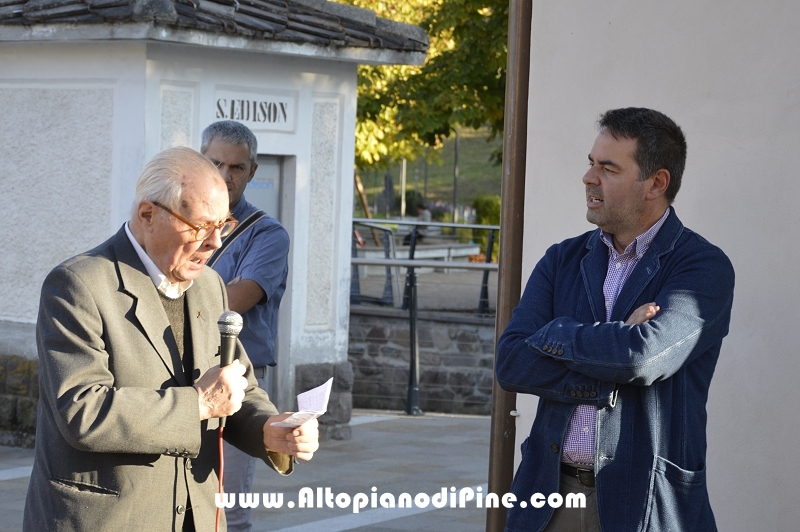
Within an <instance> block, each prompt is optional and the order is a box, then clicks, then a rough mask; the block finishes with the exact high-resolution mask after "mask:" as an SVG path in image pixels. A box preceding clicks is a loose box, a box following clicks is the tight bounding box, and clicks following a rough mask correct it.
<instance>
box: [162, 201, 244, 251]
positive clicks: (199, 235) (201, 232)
mask: <svg viewBox="0 0 800 532" xmlns="http://www.w3.org/2000/svg"><path fill="white" fill-rule="evenodd" d="M153 205H155V206H156V207H161V208H162V209H164V210H165V211H167V212H168V213H170V214H171V215H172V216H174V217H175V218H177V219H178V220H180V221H182V222H183V223H185V224H186V225H188V226H189V227H191V228H192V229H194V239H195V241H197V242H200V241H201V240H205V239H206V238H208V237H210V236H211V235H212V234H213V233H214V231H215V230H217V229H219V236H220V238H224V237H226V236H228V235H229V234H231V233H232V232H233V230H234V229H236V226H237V225H239V222H238V221H236V218H234V217H233V215H231V214H230V213H229V214H228V218H227V219H226V220H225V221H224V222H220V223H218V224H203V225H194V224H193V223H192V222H190V221H189V220H187V219H186V218H184V217H183V216H181V215H179V214H176V213H174V212H172V211H171V210H170V209H167V208H166V207H164V206H163V205H161V204H160V203H158V202H157V201H154V202H153Z"/></svg>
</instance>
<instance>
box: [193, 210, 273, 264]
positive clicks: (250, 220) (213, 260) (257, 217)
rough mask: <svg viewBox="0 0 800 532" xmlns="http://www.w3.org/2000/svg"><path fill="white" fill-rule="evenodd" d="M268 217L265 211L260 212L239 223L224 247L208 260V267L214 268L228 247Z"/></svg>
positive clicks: (224, 243)
mask: <svg viewBox="0 0 800 532" xmlns="http://www.w3.org/2000/svg"><path fill="white" fill-rule="evenodd" d="M266 215H267V213H265V212H264V211H262V210H258V211H256V212H254V213H253V214H251V215H250V216H248V217H247V218H245V219H244V220H243V221H241V222H239V225H237V226H236V229H234V230H233V233H231V234H229V235H228V236H226V237H225V239H224V240H223V241H222V246H220V248H219V249H218V250H216V251H215V252H214V254H213V255H211V258H210V259H208V262H206V266H208V267H210V268H213V267H214V264H216V263H217V261H218V260H219V258H220V257H221V256H222V254H223V253H225V250H226V249H228V246H230V245H231V244H233V243H234V242H235V241H236V239H237V238H239V237H240V236H242V234H244V232H245V231H247V229H248V228H250V226H251V225H253V224H254V223H256V222H257V221H259V220H260V219H261V218H263V217H264V216H266Z"/></svg>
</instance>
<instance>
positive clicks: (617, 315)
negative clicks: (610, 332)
mask: <svg viewBox="0 0 800 532" xmlns="http://www.w3.org/2000/svg"><path fill="white" fill-rule="evenodd" d="M670 209H672V207H670ZM682 232H683V224H682V223H681V221H680V220H678V216H677V215H676V214H675V209H672V210H671V212H670V213H669V216H667V219H666V220H664V225H662V226H661V229H659V230H658V234H656V236H655V238H654V239H653V242H652V243H651V244H650V247H649V248H648V249H647V251H646V252H645V254H644V256H643V257H642V258H641V259H640V260H639V263H638V264H637V265H636V267H635V268H634V269H633V271H632V272H631V276H630V277H628V280H627V281H625V284H624V285H623V286H622V290H620V293H619V296H617V301H616V303H614V309H613V311H612V312H611V321H625V319H626V318H627V317H628V316H629V315H630V314H631V312H633V310H634V308H633V306H634V304H635V303H636V302H637V300H638V299H639V296H640V295H641V293H642V291H643V290H644V289H645V287H646V286H647V285H648V284H650V282H651V281H652V280H653V277H655V275H656V272H658V270H659V269H660V268H661V256H662V255H664V254H665V253H669V252H670V251H672V250H673V249H674V248H675V242H676V241H677V239H678V237H679V236H680V235H681V233H682ZM643 303H646V301H643V302H641V303H639V304H643Z"/></svg>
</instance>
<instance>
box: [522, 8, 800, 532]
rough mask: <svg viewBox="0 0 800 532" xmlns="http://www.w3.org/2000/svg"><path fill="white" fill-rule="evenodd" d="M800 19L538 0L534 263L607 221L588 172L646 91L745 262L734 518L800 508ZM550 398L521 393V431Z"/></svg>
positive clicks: (726, 411) (714, 479)
mask: <svg viewBox="0 0 800 532" xmlns="http://www.w3.org/2000/svg"><path fill="white" fill-rule="evenodd" d="M798 20H800V4H798V3H796V2H790V1H788V0H787V1H778V0H766V1H764V2H747V1H742V0H735V1H722V0H715V1H710V2H695V1H692V0H675V1H673V2H666V3H665V2H656V1H653V0H646V1H642V0H606V1H603V2H596V1H580V2H558V1H534V3H533V29H532V41H533V44H532V50H531V54H532V59H531V87H530V99H529V105H530V107H529V128H528V135H529V137H528V142H529V146H528V167H527V181H526V218H525V249H524V259H523V261H524V267H523V271H524V272H525V277H526V278H527V275H528V273H529V272H530V271H531V270H532V268H533V266H534V265H535V262H536V261H537V260H538V258H539V257H540V256H541V255H542V254H543V253H544V251H545V249H546V248H547V246H548V245H549V244H551V243H553V242H556V241H560V240H562V239H564V238H567V237H569V236H572V235H575V234H578V233H581V232H583V231H586V230H588V229H591V228H592V226H590V225H589V224H588V223H587V222H586V221H585V206H584V205H585V204H584V195H583V194H584V192H583V185H582V183H581V177H582V175H583V174H584V172H585V170H586V164H587V154H588V153H589V150H590V149H591V146H592V143H593V141H594V138H595V136H596V129H595V127H594V121H595V120H596V119H597V117H598V115H599V114H600V113H601V112H603V111H605V110H607V109H610V108H616V107H628V106H643V107H652V108H654V109H657V110H659V111H662V112H664V113H665V114H667V115H668V116H670V117H671V118H673V119H674V120H675V121H676V122H677V123H678V124H679V125H680V126H681V127H682V128H683V130H684V133H685V134H686V137H687V141H688V145H689V153H688V161H687V167H686V173H685V175H684V182H683V187H682V189H681V191H680V193H679V194H678V197H677V200H676V202H675V208H676V210H677V213H678V215H679V216H680V217H681V219H682V221H683V222H684V224H685V225H686V226H687V227H689V228H691V229H694V230H696V231H697V232H699V233H700V234H702V235H703V236H705V237H706V238H707V239H708V240H710V241H711V242H712V243H714V244H716V245H718V246H720V247H721V248H722V249H723V250H724V251H725V252H726V253H727V254H728V256H729V257H730V258H731V260H732V262H733V265H734V268H735V270H736V276H737V277H736V291H735V300H734V308H733V318H732V321H731V332H730V334H729V336H728V337H727V338H726V340H725V341H724V343H723V348H722V354H721V356H720V359H719V363H718V366H717V372H716V375H715V377H714V380H713V381H712V385H711V392H710V394H711V395H710V399H709V404H708V411H709V427H708V432H709V449H708V471H709V484H710V495H711V504H712V507H713V508H714V511H715V514H716V517H717V522H718V526H719V529H720V530H725V531H742V532H749V531H752V530H797V529H798V524H797V523H798V522H800V505H798V504H796V500H797V496H796V495H794V493H793V491H794V487H795V486H794V482H793V480H794V479H795V471H797V470H798V469H800V457H798V454H797V453H796V451H795V449H796V448H797V442H798V441H800V423H798V422H797V421H798V414H797V406H796V398H795V395H796V394H795V390H796V385H795V379H796V377H797V375H798V374H800V356H798V345H800V327H798V325H797V322H798V317H797V312H796V311H797V309H798V300H800V281H798V279H797V275H796V274H795V271H796V270H797V267H798V263H800V248H798V246H797V242H798V240H800V223H798V222H800V215H799V214H798V212H800V209H798V208H797V206H796V205H795V204H796V203H797V199H798V198H799V197H800V178H798V176H797V171H796V168H795V167H796V166H797V164H798V163H797V153H798V147H800V63H798V60H797V51H798V50H800V32H798V31H797V21H798ZM534 408H535V400H531V398H530V397H529V396H519V398H518V409H519V410H521V411H522V412H523V417H522V418H521V419H520V421H519V424H518V439H519V440H520V441H521V439H523V438H524V437H525V436H526V435H527V433H528V431H529V427H530V423H531V422H532V416H533V413H534V410H533V409H534ZM517 454H519V452H518V451H517Z"/></svg>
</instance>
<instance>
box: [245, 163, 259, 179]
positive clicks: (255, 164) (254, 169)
mask: <svg viewBox="0 0 800 532" xmlns="http://www.w3.org/2000/svg"><path fill="white" fill-rule="evenodd" d="M256 170H258V163H253V167H252V168H251V169H250V176H249V177H248V178H247V182H248V183H249V182H250V181H252V180H253V177H255V175H256Z"/></svg>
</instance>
